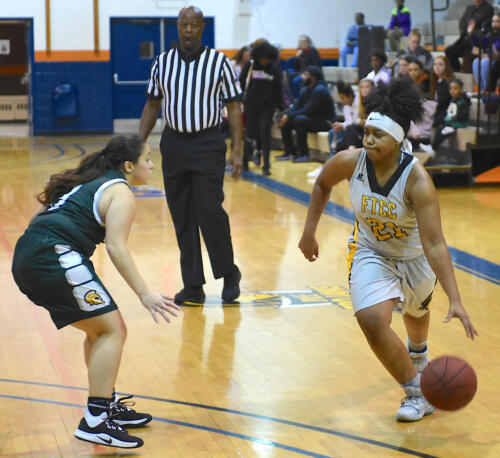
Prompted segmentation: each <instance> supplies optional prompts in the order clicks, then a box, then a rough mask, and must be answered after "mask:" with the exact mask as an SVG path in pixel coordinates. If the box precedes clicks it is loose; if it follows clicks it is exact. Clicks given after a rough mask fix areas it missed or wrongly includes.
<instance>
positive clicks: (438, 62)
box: [429, 56, 455, 127]
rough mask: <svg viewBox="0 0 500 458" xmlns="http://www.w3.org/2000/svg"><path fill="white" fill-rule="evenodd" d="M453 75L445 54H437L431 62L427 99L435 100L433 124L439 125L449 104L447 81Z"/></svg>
mask: <svg viewBox="0 0 500 458" xmlns="http://www.w3.org/2000/svg"><path fill="white" fill-rule="evenodd" d="M454 77H455V75H454V74H453V70H452V69H451V66H450V63H449V62H448V59H447V58H446V56H437V57H436V58H435V59H434V63H433V64H432V74H431V87H430V91H429V99H430V100H435V101H437V107H436V113H435V115H434V122H433V124H432V125H433V126H434V127H436V126H439V125H441V124H442V123H443V122H444V118H445V116H446V110H447V109H448V105H449V104H450V99H451V96H450V86H449V82H450V81H451V80H452V79H453V78H454Z"/></svg>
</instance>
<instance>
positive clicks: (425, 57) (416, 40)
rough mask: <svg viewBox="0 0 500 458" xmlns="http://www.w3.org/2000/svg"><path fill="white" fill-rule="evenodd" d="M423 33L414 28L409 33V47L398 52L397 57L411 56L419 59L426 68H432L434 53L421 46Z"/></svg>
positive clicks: (429, 69)
mask: <svg viewBox="0 0 500 458" xmlns="http://www.w3.org/2000/svg"><path fill="white" fill-rule="evenodd" d="M421 41H422V35H420V31H419V30H418V29H412V31H411V32H410V34H409V35H408V47H407V48H406V49H405V50H401V51H399V52H398V54H397V57H401V56H405V55H406V56H410V57H414V58H415V59H417V60H419V61H420V62H421V63H422V65H423V66H424V70H428V71H429V72H430V71H431V70H432V54H431V53H430V52H429V51H427V49H425V48H424V47H422V46H420V42H421Z"/></svg>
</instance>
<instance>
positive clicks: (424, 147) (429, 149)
mask: <svg viewBox="0 0 500 458" xmlns="http://www.w3.org/2000/svg"><path fill="white" fill-rule="evenodd" d="M418 146H419V147H420V149H421V150H422V151H423V152H424V153H428V154H430V155H431V156H432V157H434V156H435V155H436V152H435V151H434V148H433V147H432V145H424V144H423V143H419V144H418Z"/></svg>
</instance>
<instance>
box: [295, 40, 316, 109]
mask: <svg viewBox="0 0 500 458" xmlns="http://www.w3.org/2000/svg"><path fill="white" fill-rule="evenodd" d="M309 65H315V66H316V67H319V68H322V67H323V62H322V61H321V57H320V55H319V52H318V50H317V49H316V48H315V47H314V46H313V44H312V40H311V38H309V37H308V36H307V35H301V36H300V37H299V44H298V48H297V54H296V55H295V58H294V60H293V72H290V73H289V75H288V77H289V82H290V92H291V95H292V98H293V99H296V98H297V97H298V96H299V93H300V87H301V83H302V73H303V72H304V70H305V69H306V67H308V66H309Z"/></svg>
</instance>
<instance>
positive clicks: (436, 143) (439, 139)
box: [432, 125, 457, 151]
mask: <svg viewBox="0 0 500 458" xmlns="http://www.w3.org/2000/svg"><path fill="white" fill-rule="evenodd" d="M445 127H446V128H447V132H446V133H444V134H443V132H442V130H443V129H444V128H445ZM454 135H457V129H455V128H454V127H449V126H444V125H442V126H439V127H438V128H437V130H436V135H435V136H434V140H433V142H432V149H433V150H434V151H437V150H438V148H439V147H440V146H441V143H443V142H444V141H445V140H446V139H447V138H449V137H452V136H454Z"/></svg>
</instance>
